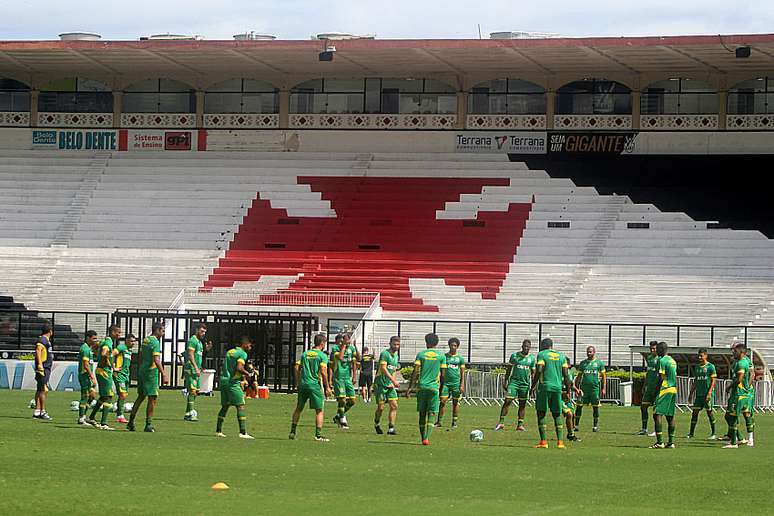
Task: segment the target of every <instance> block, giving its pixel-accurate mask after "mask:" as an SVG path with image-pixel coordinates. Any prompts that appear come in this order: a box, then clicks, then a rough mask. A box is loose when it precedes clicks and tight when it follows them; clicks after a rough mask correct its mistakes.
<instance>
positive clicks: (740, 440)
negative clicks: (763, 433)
mask: <svg viewBox="0 0 774 516" xmlns="http://www.w3.org/2000/svg"><path fill="white" fill-rule="evenodd" d="M748 442H749V441H748V440H747V439H739V440H738V441H737V444H739V445H740V446H741V445H745V444H747V443H748Z"/></svg>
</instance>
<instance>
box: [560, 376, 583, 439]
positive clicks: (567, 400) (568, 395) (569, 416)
mask: <svg viewBox="0 0 774 516" xmlns="http://www.w3.org/2000/svg"><path fill="white" fill-rule="evenodd" d="M568 374H569V375H570V383H571V384H572V389H568V388H567V385H563V386H562V412H563V413H564V421H565V426H566V427H567V440H568V441H575V442H580V439H579V438H578V436H576V435H575V410H576V403H575V399H574V398H575V395H576V394H578V395H580V392H581V391H580V390H579V389H578V388H577V387H576V386H575V377H574V375H573V374H572V370H570V371H569V372H568Z"/></svg>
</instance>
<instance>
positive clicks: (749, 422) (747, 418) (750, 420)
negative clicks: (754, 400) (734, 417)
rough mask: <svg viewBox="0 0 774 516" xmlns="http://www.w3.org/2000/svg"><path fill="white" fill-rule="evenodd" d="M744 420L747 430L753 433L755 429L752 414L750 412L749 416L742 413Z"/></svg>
mask: <svg viewBox="0 0 774 516" xmlns="http://www.w3.org/2000/svg"><path fill="white" fill-rule="evenodd" d="M744 422H745V424H746V425H747V432H748V433H753V431H755V419H754V418H753V415H752V414H750V415H749V416H748V415H747V414H745V415H744Z"/></svg>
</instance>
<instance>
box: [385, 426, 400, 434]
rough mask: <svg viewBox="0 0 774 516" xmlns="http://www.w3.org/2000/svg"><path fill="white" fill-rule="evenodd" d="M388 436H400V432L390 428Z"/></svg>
mask: <svg viewBox="0 0 774 516" xmlns="http://www.w3.org/2000/svg"><path fill="white" fill-rule="evenodd" d="M387 435H398V432H396V431H395V428H388V429H387Z"/></svg>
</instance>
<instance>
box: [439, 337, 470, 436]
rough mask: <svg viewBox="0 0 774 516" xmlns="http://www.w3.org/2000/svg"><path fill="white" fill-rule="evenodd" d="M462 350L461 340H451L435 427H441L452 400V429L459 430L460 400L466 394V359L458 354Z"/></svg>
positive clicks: (454, 338) (453, 338)
mask: <svg viewBox="0 0 774 516" xmlns="http://www.w3.org/2000/svg"><path fill="white" fill-rule="evenodd" d="M459 348H460V339H458V338H457V337H452V338H450V339H449V352H448V353H446V370H445V372H444V375H443V389H441V398H440V400H441V405H440V407H439V410H438V419H437V420H436V421H435V426H437V427H440V426H441V422H442V421H443V415H444V412H446V402H447V401H449V398H450V397H451V399H452V426H451V427H452V428H457V426H458V423H459V416H460V400H461V399H462V396H463V394H465V359H464V358H463V357H462V355H459V354H457V350H459Z"/></svg>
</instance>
